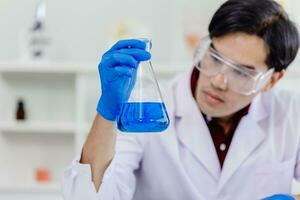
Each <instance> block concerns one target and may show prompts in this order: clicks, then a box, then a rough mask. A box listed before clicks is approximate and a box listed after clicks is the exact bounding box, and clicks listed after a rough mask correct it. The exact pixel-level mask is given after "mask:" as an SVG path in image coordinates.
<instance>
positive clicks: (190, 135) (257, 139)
mask: <svg viewBox="0 0 300 200" xmlns="http://www.w3.org/2000/svg"><path fill="white" fill-rule="evenodd" d="M191 73H192V69H191V70H189V71H188V72H186V73H185V75H184V76H182V77H181V79H180V80H179V81H178V82H177V84H176V86H175V88H174V89H175V94H174V96H175V112H174V114H175V117H177V118H178V119H180V120H179V121H178V124H177V125H176V129H177V135H178V138H179V140H180V141H181V142H182V143H183V144H184V146H185V147H186V148H188V149H189V150H190V151H191V152H192V153H193V154H194V156H195V157H196V158H197V159H198V160H199V161H200V162H201V163H202V165H204V166H205V168H206V169H207V171H208V172H210V174H211V175H212V176H213V177H214V178H215V179H216V180H217V181H219V187H218V189H220V190H221V189H222V187H223V186H224V185H225V183H226V182H227V181H228V180H229V179H230V178H231V176H232V175H233V174H234V172H235V171H236V170H237V169H238V167H239V166H240V165H241V164H242V163H243V161H245V160H246V159H247V158H248V157H249V156H251V154H252V153H254V152H255V149H256V148H257V147H258V146H259V145H260V144H261V143H262V141H263V139H264V137H265V135H264V132H263V130H261V128H260V125H259V123H260V122H261V121H263V120H264V119H266V118H267V116H268V110H267V106H265V105H264V102H263V100H264V99H266V98H263V96H264V95H265V94H258V95H257V96H256V97H255V98H254V100H253V101H252V103H251V106H250V108H249V112H248V115H246V116H244V117H243V118H242V119H241V121H240V123H239V125H238V127H237V129H236V131H235V134H234V137H233V140H232V143H231V145H230V149H229V151H228V153H227V157H226V160H225V163H224V166H223V169H222V172H221V168H220V163H219V160H218V157H217V154H216V150H215V147H214V144H213V141H212V138H211V135H210V132H209V129H208V127H207V124H206V122H205V120H204V118H203V116H202V114H201V112H200V110H199V108H198V105H197V103H196V101H195V99H194V97H193V95H192V91H191V87H190V77H191Z"/></svg>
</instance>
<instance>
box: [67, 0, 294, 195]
mask: <svg viewBox="0 0 300 200" xmlns="http://www.w3.org/2000/svg"><path fill="white" fill-rule="evenodd" d="M298 46H299V36H298V31H297V29H296V27H295V25H294V24H293V23H292V22H291V21H290V20H289V18H288V16H287V15H286V13H285V12H284V11H283V9H282V8H281V7H280V6H279V5H278V4H277V3H276V2H274V1H272V0H247V1H245V0H229V1H227V2H225V3H224V4H223V5H222V6H221V7H220V8H219V9H218V10H217V12H216V13H215V15H214V16H213V18H212V21H211V23H210V25H209V38H206V39H204V40H203V41H201V42H200V45H199V47H198V48H197V52H196V54H195V66H194V67H193V69H191V70H189V71H188V72H187V73H185V74H183V75H180V76H179V77H178V78H176V79H175V80H174V81H173V82H172V83H171V84H170V87H169V89H168V90H167V91H166V92H165V93H164V94H165V97H166V98H165V102H166V105H167V110H168V112H169V117H170V122H171V123H170V126H169V128H168V129H167V130H166V131H165V132H163V133H162V134H160V135H157V134H134V135H133V134H131V135H129V134H123V135H118V139H117V142H116V138H117V135H116V133H115V132H114V131H113V130H114V121H115V120H116V118H117V116H118V114H119V113H120V104H121V103H122V102H124V101H127V100H128V97H129V96H130V92H131V90H132V87H133V85H134V81H132V80H135V77H136V68H137V66H138V63H139V62H141V61H145V60H148V59H150V56H151V55H150V54H149V53H148V52H147V51H145V43H144V42H142V41H139V40H122V41H119V42H118V43H116V44H115V45H114V46H113V47H112V48H111V49H110V50H109V51H108V52H106V53H105V54H104V55H103V57H102V60H101V62H100V64H99V72H100V77H101V87H102V94H101V97H100V100H99V104H98V106H97V111H98V115H97V116H96V118H95V121H94V124H93V127H92V129H91V131H90V133H89V136H88V138H87V140H86V143H85V145H84V147H83V151H82V155H81V158H77V159H76V160H75V161H74V163H73V164H72V165H71V166H70V167H69V168H68V169H67V170H66V172H65V174H64V195H65V198H66V199H73V200H74V199H95V200H96V199H104V200H110V199H116V200H119V199H120V200H121V199H122V200H127V199H128V200H129V199H138V200H141V199H143V200H160V199H161V200H168V199H170V200H181V199H182V200H183V199H189V200H194V199H195V200H196V199H197V200H198V199H204V200H214V199H227V200H235V199H239V200H247V199H249V200H253V199H262V198H267V199H294V197H292V196H290V195H289V193H290V192H291V182H292V179H293V178H296V179H298V180H299V179H300V165H299V164H300V154H299V151H300V146H299V141H300V132H299V130H300V124H299V123H297V120H299V118H300V105H299V102H300V101H299V98H298V97H297V96H296V95H293V94H289V93H287V92H279V91H276V90H273V88H274V86H275V85H276V83H277V82H278V81H279V80H280V79H281V78H282V77H283V76H284V73H285V70H286V68H287V67H288V66H289V64H290V63H291V62H292V61H293V60H294V58H295V56H296V54H297V51H298ZM273 195H275V196H273ZM295 198H296V197H295Z"/></svg>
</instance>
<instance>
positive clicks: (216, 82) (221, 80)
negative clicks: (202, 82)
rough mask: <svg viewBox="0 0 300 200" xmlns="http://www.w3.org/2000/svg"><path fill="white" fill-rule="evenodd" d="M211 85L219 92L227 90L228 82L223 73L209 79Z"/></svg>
mask: <svg viewBox="0 0 300 200" xmlns="http://www.w3.org/2000/svg"><path fill="white" fill-rule="evenodd" d="M210 82H211V85H212V86H213V87H214V88H216V89H220V90H227V86H228V80H227V77H226V76H225V75H224V73H223V72H220V73H218V74H216V75H215V76H212V77H211V78H210Z"/></svg>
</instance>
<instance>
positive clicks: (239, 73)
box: [233, 69, 247, 77]
mask: <svg viewBox="0 0 300 200" xmlns="http://www.w3.org/2000/svg"><path fill="white" fill-rule="evenodd" d="M233 72H234V74H235V75H237V76H241V77H246V76H247V75H246V74H245V73H243V72H241V71H239V70H237V69H233Z"/></svg>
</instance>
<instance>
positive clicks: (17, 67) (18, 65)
mask: <svg viewBox="0 0 300 200" xmlns="http://www.w3.org/2000/svg"><path fill="white" fill-rule="evenodd" d="M95 66H97V65H96V64H91V63H55V62H24V63H23V62H1V63H0V72H2V73H66V74H75V73H94V72H97V68H96V67H95Z"/></svg>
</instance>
